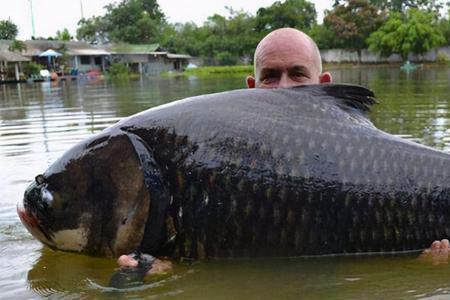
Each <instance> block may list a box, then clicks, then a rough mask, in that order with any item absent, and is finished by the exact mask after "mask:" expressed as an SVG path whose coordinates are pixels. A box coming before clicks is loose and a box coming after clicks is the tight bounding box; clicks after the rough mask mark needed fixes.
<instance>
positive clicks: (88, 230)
mask: <svg viewBox="0 0 450 300" xmlns="http://www.w3.org/2000/svg"><path fill="white" fill-rule="evenodd" d="M149 202H150V199H149V192H148V189H147V187H146V185H145V181H144V174H143V171H142V168H141V165H140V161H139V158H138V156H137V154H136V151H135V149H134V147H133V145H132V144H131V143H130V141H129V139H128V138H127V136H126V135H115V136H110V135H106V136H99V137H96V138H93V139H90V140H88V141H86V142H83V143H81V144H78V145H77V146H75V147H74V148H72V149H71V150H69V151H68V152H66V153H65V154H64V155H63V156H62V157H61V158H60V159H59V160H57V161H56V162H55V163H54V164H53V165H51V166H50V168H49V169H48V170H47V171H45V172H44V173H43V174H41V175H38V176H36V177H35V179H34V180H33V182H31V184H30V185H29V187H28V188H27V189H26V191H25V194H24V198H23V201H21V202H20V203H19V204H18V206H17V212H18V215H19V217H20V219H21V221H22V223H23V224H24V225H25V227H26V228H27V229H28V230H29V231H30V233H31V234H32V235H33V236H34V237H35V238H37V239H38V240H40V241H41V242H43V243H44V244H45V245H47V246H49V247H50V248H52V249H58V250H65V251H73V252H81V253H86V254H91V255H100V256H112V257H117V256H119V255H121V254H124V253H129V252H131V251H133V250H135V249H137V248H138V247H139V245H140V243H141V242H142V238H143V234H144V229H145V224H146V221H147V218H148V212H149V205H150V204H149Z"/></svg>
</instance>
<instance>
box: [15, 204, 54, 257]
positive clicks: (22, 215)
mask: <svg viewBox="0 0 450 300" xmlns="http://www.w3.org/2000/svg"><path fill="white" fill-rule="evenodd" d="M16 211H17V215H18V216H19V219H20V221H21V222H22V224H23V225H24V226H25V228H27V229H28V231H29V232H30V233H31V234H32V235H33V236H34V237H35V238H37V239H38V240H40V241H41V242H42V243H44V244H45V245H47V246H48V247H50V248H52V249H55V248H56V247H55V243H54V242H53V239H52V237H51V233H50V232H48V230H45V229H44V228H43V227H42V225H41V223H40V222H39V219H38V218H37V216H36V215H35V214H34V213H32V212H28V211H27V210H26V209H25V208H24V207H23V204H22V203H20V202H19V203H18V204H17V206H16Z"/></svg>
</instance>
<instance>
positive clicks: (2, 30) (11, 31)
mask: <svg viewBox="0 0 450 300" xmlns="http://www.w3.org/2000/svg"><path fill="white" fill-rule="evenodd" d="M18 33H19V29H18V28H17V25H16V24H14V23H13V22H12V21H11V20H10V19H8V20H2V21H0V40H14V39H15V38H16V37H17V34H18Z"/></svg>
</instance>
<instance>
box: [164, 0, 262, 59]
mask: <svg viewBox="0 0 450 300" xmlns="http://www.w3.org/2000/svg"><path fill="white" fill-rule="evenodd" d="M227 9H228V16H222V15H218V14H215V15H212V16H210V17H209V18H208V19H207V21H206V22H205V23H204V24H203V26H201V27H198V26H197V25H195V24H194V23H186V24H175V25H174V26H171V27H169V28H168V29H166V30H165V32H164V34H163V38H162V39H161V41H162V42H161V44H162V45H163V46H164V47H165V48H166V49H167V50H168V51H173V52H182V53H188V54H191V55H193V56H202V57H203V58H204V60H205V62H206V63H208V64H220V65H230V64H235V63H237V62H238V61H240V60H241V59H242V58H251V56H252V54H253V51H254V50H255V47H256V45H257V43H258V41H259V39H260V38H261V36H260V35H259V33H257V32H254V21H255V18H254V17H253V16H251V15H249V14H247V13H245V12H243V11H235V10H233V9H232V8H230V7H228V8H227Z"/></svg>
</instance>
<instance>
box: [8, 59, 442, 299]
mask: <svg viewBox="0 0 450 300" xmlns="http://www.w3.org/2000/svg"><path fill="white" fill-rule="evenodd" d="M331 71H332V73H333V75H334V80H335V81H336V82H346V83H355V84H361V85H364V86H368V87H369V88H371V89H373V90H374V91H375V93H376V94H377V96H378V99H379V101H380V103H379V104H378V105H376V106H375V107H374V109H373V111H372V112H371V114H370V118H371V120H372V121H373V122H374V123H375V125H376V126H377V127H379V128H380V129H382V130H385V131H387V132H390V133H393V134H397V135H400V136H402V137H405V138H408V139H411V140H414V141H418V142H420V143H424V144H427V145H430V146H433V147H436V148H439V149H442V150H444V151H448V152H449V151H450V81H449V79H450V69H448V68H426V69H423V70H417V71H415V72H413V73H409V74H407V73H404V72H400V70H398V69H396V68H391V69H386V68H377V67H370V68H345V69H334V70H331ZM236 88H244V78H240V77H212V78H207V79H199V78H194V77H193V78H162V79H161V78H159V79H158V78H142V79H141V80H136V81H129V82H120V83H114V82H110V81H101V80H100V81H78V82H75V81H74V82H60V83H35V84H20V85H0V167H1V173H0V187H1V189H0V264H1V265H2V267H1V268H0V297H1V298H2V299H30V298H35V299H39V298H44V297H50V298H58V299H59V298H66V299H78V298H80V297H81V298H85V299H91V298H100V299H103V298H104V299H110V298H113V299H115V298H132V299H133V298H148V299H154V298H162V299H165V298H175V299H211V298H214V299H230V298H232V299H242V298H249V299H250V298H259V299H274V298H284V299H299V298H305V299H325V298H326V299H392V298H396V299H450V295H449V294H448V293H450V266H448V265H440V266H432V265H430V264H426V263H423V262H420V261H419V260H417V259H416V255H411V254H410V255H398V256H393V255H388V256H369V257H322V258H291V259H259V260H233V261H229V260H223V261H209V262H200V263H195V264H190V263H182V264H180V265H177V266H176V268H175V270H174V272H173V273H171V274H169V275H166V276H161V277H153V278H148V280H147V282H146V283H145V284H144V285H143V286H141V287H138V288H135V289H131V290H126V291H120V292H119V291H117V290H112V289H110V288H108V287H107V285H108V281H109V278H110V276H111V274H112V273H113V271H114V268H115V267H116V264H115V261H113V260H109V259H102V258H92V257H86V256H82V255H76V254H70V253H63V252H54V251H51V250H49V249H48V248H45V247H43V246H42V245H41V244H40V243H39V242H37V241H36V240H34V239H33V238H32V236H31V235H30V234H29V233H28V232H27V231H26V230H25V228H24V227H23V226H22V225H21V223H20V221H19V219H18V217H17V215H16V211H15V204H16V203H17V201H18V200H19V199H20V198H21V197H22V195H23V191H24V189H25V187H26V185H27V183H28V182H29V181H30V180H32V179H33V178H34V176H35V175H37V174H39V173H42V172H43V171H44V170H45V169H46V168H47V167H48V165H49V164H50V163H52V162H53V161H54V160H55V159H57V158H58V157H59V156H60V155H61V154H62V153H63V152H64V151H65V150H67V149H68V148H69V147H71V146H72V145H74V144H75V143H76V142H78V141H80V140H82V139H84V138H85V137H87V136H89V135H90V134H92V133H95V132H98V131H100V130H102V129H104V128H106V127H107V126H109V125H111V124H113V123H115V122H116V121H117V120H119V119H120V118H122V117H125V116H128V115H131V114H133V113H136V112H139V111H142V110H144V109H147V108H149V107H153V106H157V105H160V104H162V103H166V102H170V101H173V100H176V99H181V98H185V97H188V96H192V95H198V94H204V93H211V92H218V91H224V90H229V89H236Z"/></svg>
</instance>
